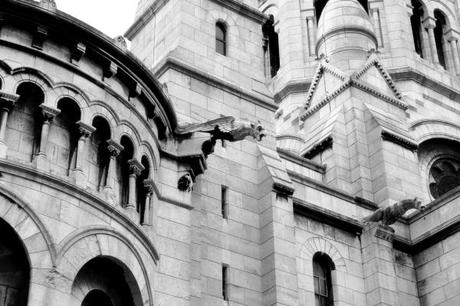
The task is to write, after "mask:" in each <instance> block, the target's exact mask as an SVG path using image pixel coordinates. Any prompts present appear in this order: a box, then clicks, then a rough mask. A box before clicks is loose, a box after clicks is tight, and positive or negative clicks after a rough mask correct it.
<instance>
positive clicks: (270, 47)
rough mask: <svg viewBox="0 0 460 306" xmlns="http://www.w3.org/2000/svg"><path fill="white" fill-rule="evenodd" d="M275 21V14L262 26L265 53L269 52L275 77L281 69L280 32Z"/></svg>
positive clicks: (272, 74)
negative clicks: (277, 30) (276, 29)
mask: <svg viewBox="0 0 460 306" xmlns="http://www.w3.org/2000/svg"><path fill="white" fill-rule="evenodd" d="M274 23H275V17H273V15H270V18H269V19H268V20H267V21H266V22H265V23H264V25H263V26H262V33H263V36H264V53H265V54H267V53H268V61H269V63H270V75H271V77H274V76H275V75H276V74H277V73H278V70H279V69H280V51H279V41H278V33H276V31H275V26H274ZM266 58H267V56H266Z"/></svg>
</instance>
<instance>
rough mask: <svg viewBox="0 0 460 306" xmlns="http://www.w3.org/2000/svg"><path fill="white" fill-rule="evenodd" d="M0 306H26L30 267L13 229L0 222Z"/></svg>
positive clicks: (20, 242)
mask: <svg viewBox="0 0 460 306" xmlns="http://www.w3.org/2000/svg"><path fill="white" fill-rule="evenodd" d="M0 231H1V233H2V234H1V235H0V306H25V305H27V300H28V293H29V282H30V265H29V260H28V257H27V255H26V254H27V253H26V251H25V249H24V246H23V244H22V241H21V240H20V239H19V237H18V235H17V234H16V232H15V231H14V229H13V228H12V227H11V226H10V225H9V224H8V223H6V222H5V221H3V220H0Z"/></svg>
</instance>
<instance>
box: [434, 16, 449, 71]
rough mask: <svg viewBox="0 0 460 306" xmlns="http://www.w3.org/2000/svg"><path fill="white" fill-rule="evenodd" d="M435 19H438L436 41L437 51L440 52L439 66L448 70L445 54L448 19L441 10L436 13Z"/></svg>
mask: <svg viewBox="0 0 460 306" xmlns="http://www.w3.org/2000/svg"><path fill="white" fill-rule="evenodd" d="M434 18H436V27H435V28H434V39H435V42H436V50H437V52H438V59H439V64H441V66H443V67H444V69H447V65H446V53H445V50H446V49H445V38H444V31H445V30H446V25H447V23H446V18H445V16H444V14H443V13H442V12H441V11H440V10H435V11H434Z"/></svg>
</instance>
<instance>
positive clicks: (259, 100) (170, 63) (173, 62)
mask: <svg viewBox="0 0 460 306" xmlns="http://www.w3.org/2000/svg"><path fill="white" fill-rule="evenodd" d="M168 69H173V70H176V71H178V72H181V73H184V74H186V75H189V76H192V77H194V78H196V79H198V80H200V81H202V82H204V83H207V84H211V85H212V86H215V87H217V88H220V89H222V90H224V91H226V92H229V93H232V94H235V95H237V96H239V97H241V98H243V99H245V100H248V101H250V102H253V103H254V104H256V105H258V106H260V107H263V108H265V109H268V110H270V111H273V112H275V111H276V110H277V109H278V106H277V105H275V103H273V102H272V100H271V98H270V97H267V96H263V95H262V94H257V93H256V92H249V91H247V90H245V89H243V88H241V87H238V86H235V85H233V84H231V83H228V82H226V81H224V80H221V79H218V78H216V77H214V76H211V75H210V74H208V73H206V72H203V71H200V70H198V69H196V68H194V67H192V66H190V65H189V64H187V63H184V62H183V61H180V60H178V59H176V58H173V57H170V56H169V57H167V58H166V59H165V60H164V61H163V62H162V63H160V64H158V65H157V68H156V71H155V75H156V76H157V77H158V78H160V77H161V76H162V75H163V74H164V73H166V71H168Z"/></svg>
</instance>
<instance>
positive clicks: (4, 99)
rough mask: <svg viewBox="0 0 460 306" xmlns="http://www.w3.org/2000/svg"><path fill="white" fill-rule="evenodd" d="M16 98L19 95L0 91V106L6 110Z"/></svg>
mask: <svg viewBox="0 0 460 306" xmlns="http://www.w3.org/2000/svg"><path fill="white" fill-rule="evenodd" d="M18 99H19V95H16V94H11V93H7V92H4V91H0V107H1V108H2V109H4V110H6V111H10V109H11V108H12V107H13V106H14V104H15V103H16V101H17V100H18Z"/></svg>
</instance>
